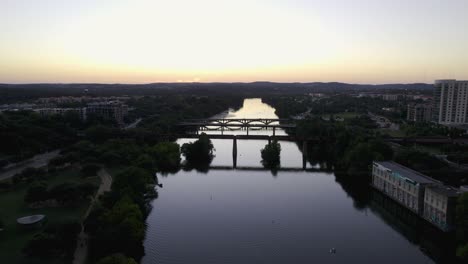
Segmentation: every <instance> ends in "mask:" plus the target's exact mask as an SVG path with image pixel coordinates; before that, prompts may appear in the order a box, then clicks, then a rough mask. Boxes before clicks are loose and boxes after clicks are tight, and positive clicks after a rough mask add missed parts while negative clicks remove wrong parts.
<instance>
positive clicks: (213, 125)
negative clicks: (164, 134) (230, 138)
mask: <svg viewBox="0 0 468 264" xmlns="http://www.w3.org/2000/svg"><path fill="white" fill-rule="evenodd" d="M178 125H179V126H181V127H185V128H196V129H197V131H206V130H211V131H221V134H223V132H224V130H230V131H232V130H246V131H247V135H248V134H249V129H250V130H261V129H272V130H273V135H275V134H276V129H277V128H279V129H295V128H296V124H295V123H294V121H293V120H290V119H273V118H253V119H249V118H235V119H224V118H222V119H218V118H210V119H190V120H185V121H183V122H181V123H179V124H178Z"/></svg>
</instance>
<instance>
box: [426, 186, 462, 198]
mask: <svg viewBox="0 0 468 264" xmlns="http://www.w3.org/2000/svg"><path fill="white" fill-rule="evenodd" d="M428 189H431V190H432V191H434V192H436V193H440V194H442V195H445V196H448V197H457V196H459V195H460V194H462V193H463V191H462V190H460V189H457V188H454V187H451V186H443V185H434V186H430V187H428Z"/></svg>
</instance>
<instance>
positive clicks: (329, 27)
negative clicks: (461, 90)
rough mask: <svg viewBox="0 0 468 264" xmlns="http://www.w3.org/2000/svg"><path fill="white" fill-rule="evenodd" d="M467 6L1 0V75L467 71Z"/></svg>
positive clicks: (460, 74)
mask: <svg viewBox="0 0 468 264" xmlns="http://www.w3.org/2000/svg"><path fill="white" fill-rule="evenodd" d="M351 2H352V3H351ZM467 11H468V4H466V3H465V1H463V0H450V1H437V0H429V1H423V0H414V1H411V2H409V3H408V1H402V0H396V1H387V0H383V1H371V0H358V1H344V0H331V1H305V0H297V1H279V0H270V1H267V0H260V1H255V3H251V1H244V0H240V1H235V2H232V1H220V0H218V1H214V0H201V1H196V2H194V1H183V0H177V1H161V0H159V1H149V0H138V1H99V2H96V1H90V0H86V1H79V2H78V1H57V0H47V1H40V2H39V1H27V0H19V1H2V2H1V3H0V16H1V17H2V18H1V20H2V23H0V30H1V32H2V36H1V37H0V39H1V41H0V83H37V82H42V83H44V82H51V83H61V82H63V83H74V82H102V83H152V82H178V81H181V82H253V81H273V82H314V81H318V82H319V81H323V82H327V81H338V82H348V83H360V84H362V83H368V84H382V83H415V82H423V83H432V82H433V81H434V80H436V79H459V80H462V79H468V72H467V71H466V69H467V68H468V54H467V53H466V47H467V46H468V35H467V34H465V32H464V25H468V17H467V16H466V15H465V14H466V13H467Z"/></svg>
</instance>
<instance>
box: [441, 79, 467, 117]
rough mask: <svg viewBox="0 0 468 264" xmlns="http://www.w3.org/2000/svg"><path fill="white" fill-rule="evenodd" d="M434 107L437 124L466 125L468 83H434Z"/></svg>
mask: <svg viewBox="0 0 468 264" xmlns="http://www.w3.org/2000/svg"><path fill="white" fill-rule="evenodd" d="M435 105H436V109H437V111H436V112H437V113H436V120H437V122H438V123H439V124H445V125H452V124H455V125H456V124H468V81H457V80H438V81H436V82H435Z"/></svg>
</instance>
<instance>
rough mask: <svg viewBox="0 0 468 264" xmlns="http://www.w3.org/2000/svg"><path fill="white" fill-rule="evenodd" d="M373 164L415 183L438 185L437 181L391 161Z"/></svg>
mask: <svg viewBox="0 0 468 264" xmlns="http://www.w3.org/2000/svg"><path fill="white" fill-rule="evenodd" d="M374 163H376V164H379V165H381V166H383V167H385V168H387V169H389V170H391V171H392V172H397V173H398V174H400V175H401V176H403V177H406V178H408V179H411V180H413V181H415V182H418V183H437V184H440V182H439V181H437V180H434V179H433V178H431V177H429V176H427V175H424V174H422V173H420V172H417V171H415V170H412V169H410V168H408V167H405V166H403V165H400V164H398V163H396V162H393V161H375V162H374Z"/></svg>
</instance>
